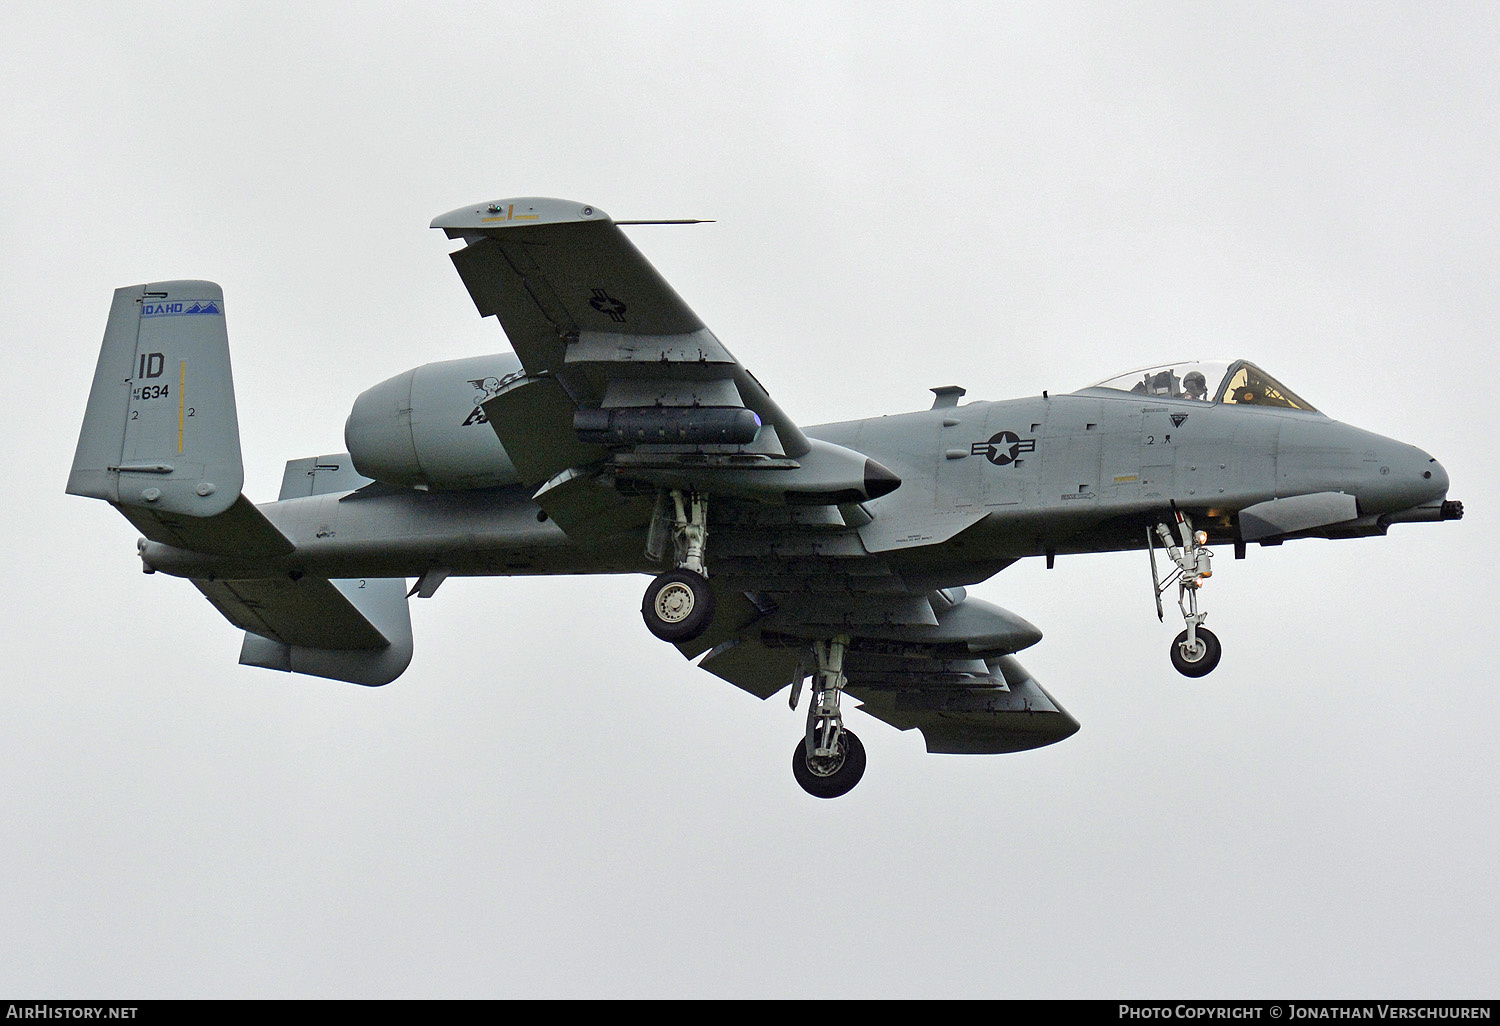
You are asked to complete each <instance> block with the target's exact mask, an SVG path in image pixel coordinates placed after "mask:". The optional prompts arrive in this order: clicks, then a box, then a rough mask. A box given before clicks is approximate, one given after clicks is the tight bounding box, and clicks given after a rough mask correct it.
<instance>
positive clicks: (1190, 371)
mask: <svg viewBox="0 0 1500 1026" xmlns="http://www.w3.org/2000/svg"><path fill="white" fill-rule="evenodd" d="M1090 387H1092V388H1109V389H1114V390H1116V391H1119V392H1129V393H1131V394H1132V395H1141V396H1150V397H1153V398H1161V399H1195V400H1197V401H1199V402H1206V403H1236V404H1241V405H1251V406H1279V407H1282V408H1283V409H1290V410H1307V411H1309V412H1311V413H1316V412H1317V410H1316V409H1315V408H1314V407H1313V405H1312V403H1310V402H1308V401H1307V400H1306V399H1303V398H1302V397H1301V396H1300V395H1298V394H1297V393H1296V392H1293V391H1292V390H1291V389H1290V388H1287V387H1286V386H1285V385H1283V384H1282V383H1281V382H1279V381H1277V380H1276V379H1275V378H1273V377H1271V375H1269V374H1267V373H1266V372H1265V371H1263V370H1261V369H1260V368H1259V367H1257V366H1255V364H1253V363H1251V362H1250V361H1248V360H1179V361H1177V362H1176V363H1167V364H1161V365H1160V366H1156V367H1144V368H1142V369H1140V370H1135V371H1130V372H1129V373H1127V374H1120V375H1118V376H1116V377H1113V378H1109V379H1107V380H1105V381H1101V382H1099V383H1098V384H1097V385H1092V386H1090Z"/></svg>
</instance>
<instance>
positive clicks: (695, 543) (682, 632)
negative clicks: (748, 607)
mask: <svg viewBox="0 0 1500 1026" xmlns="http://www.w3.org/2000/svg"><path fill="white" fill-rule="evenodd" d="M671 503H672V508H671V514H672V525H671V530H672V546H673V553H672V554H673V562H674V565H675V566H676V569H675V570H668V571H667V572H666V573H664V574H658V575H657V577H656V578H655V579H654V580H652V582H651V584H650V586H649V587H647V588H646V594H645V597H644V598H642V599H641V619H643V620H645V621H646V629H647V630H648V631H650V632H651V633H652V634H654V635H656V636H657V637H658V638H660V639H661V640H662V641H670V642H674V643H675V642H681V641H692V640H693V639H694V638H696V637H698V636H699V635H700V634H702V633H703V632H704V631H706V630H708V625H709V624H710V623H712V622H713V618H714V593H713V591H712V589H710V588H709V586H708V568H707V567H706V566H704V563H703V546H704V543H705V542H706V541H707V540H708V500H707V499H706V498H705V497H704V496H702V495H699V494H697V493H696V492H694V493H692V494H691V495H690V496H684V495H683V494H682V492H681V491H678V490H677V489H673V490H672V493H671Z"/></svg>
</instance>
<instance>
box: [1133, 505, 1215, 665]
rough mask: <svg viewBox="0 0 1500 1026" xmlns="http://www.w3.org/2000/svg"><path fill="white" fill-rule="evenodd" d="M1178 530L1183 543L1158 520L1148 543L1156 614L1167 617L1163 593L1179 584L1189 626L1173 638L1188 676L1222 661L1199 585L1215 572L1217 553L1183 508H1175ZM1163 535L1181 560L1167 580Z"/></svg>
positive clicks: (1177, 659) (1172, 554) (1175, 657)
mask: <svg viewBox="0 0 1500 1026" xmlns="http://www.w3.org/2000/svg"><path fill="white" fill-rule="evenodd" d="M1172 513H1173V516H1174V517H1175V518H1176V521H1177V524H1176V526H1177V531H1178V534H1179V536H1180V537H1181V539H1182V544H1181V545H1180V546H1179V545H1178V544H1177V540H1176V539H1175V538H1173V536H1172V529H1171V528H1170V527H1168V526H1167V525H1166V524H1157V525H1156V529H1155V531H1154V532H1153V531H1151V530H1150V529H1148V530H1147V531H1146V547H1147V548H1148V549H1149V550H1150V553H1151V582H1152V584H1153V585H1154V586H1155V588H1156V618H1157V619H1158V620H1163V619H1165V618H1166V617H1165V614H1164V613H1163V611H1162V604H1161V596H1162V593H1163V592H1165V591H1166V590H1167V589H1168V588H1170V587H1171V586H1172V585H1173V584H1174V583H1175V584H1176V585H1177V608H1178V609H1180V610H1182V619H1183V620H1184V621H1185V622H1186V624H1187V629H1186V630H1185V631H1183V632H1182V633H1181V634H1179V635H1177V637H1176V638H1174V639H1173V640H1172V648H1171V656H1172V666H1173V667H1174V668H1175V669H1176V670H1177V672H1178V673H1180V674H1182V675H1183V676H1185V677H1203V676H1206V675H1207V674H1209V673H1211V672H1213V669H1214V667H1215V666H1218V665H1219V657H1220V656H1221V655H1222V654H1223V647H1222V646H1221V645H1220V644H1219V639H1218V637H1217V636H1215V634H1214V633H1213V631H1210V630H1209V629H1208V628H1207V627H1204V626H1203V621H1204V620H1206V619H1208V614H1207V613H1205V612H1200V611H1199V609H1198V589H1199V588H1201V587H1202V586H1203V580H1204V579H1205V578H1208V577H1212V576H1213V568H1212V560H1213V553H1212V552H1210V551H1209V550H1208V549H1207V548H1205V547H1204V546H1205V543H1206V542H1207V541H1208V535H1207V534H1206V533H1204V532H1203V531H1197V532H1195V531H1194V530H1193V524H1192V521H1190V520H1188V518H1187V517H1186V516H1184V515H1183V513H1182V511H1181V510H1178V509H1174V510H1173V511H1172ZM1157 538H1160V539H1161V542H1162V545H1163V547H1165V548H1166V550H1167V555H1168V556H1169V557H1170V558H1171V560H1172V562H1174V563H1176V564H1177V569H1176V570H1174V571H1172V573H1171V574H1170V575H1169V576H1168V577H1167V579H1166V580H1165V581H1163V580H1162V579H1161V578H1160V577H1159V576H1158V574H1157V572H1156V539H1157Z"/></svg>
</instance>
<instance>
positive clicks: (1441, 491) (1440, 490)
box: [1422, 456, 1448, 499]
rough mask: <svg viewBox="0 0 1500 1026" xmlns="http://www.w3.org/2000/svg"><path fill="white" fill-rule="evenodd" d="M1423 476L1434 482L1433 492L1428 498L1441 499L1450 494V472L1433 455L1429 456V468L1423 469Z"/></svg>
mask: <svg viewBox="0 0 1500 1026" xmlns="http://www.w3.org/2000/svg"><path fill="white" fill-rule="evenodd" d="M1429 475H1430V476H1429ZM1422 476H1423V478H1424V480H1427V481H1430V482H1431V483H1432V494H1431V495H1430V496H1428V498H1430V499H1440V498H1442V497H1443V496H1444V495H1447V494H1448V472H1447V471H1446V470H1444V469H1443V465H1442V464H1441V463H1439V462H1438V461H1437V460H1436V459H1434V458H1433V457H1431V456H1429V457H1427V469H1426V470H1424V471H1423V473H1422Z"/></svg>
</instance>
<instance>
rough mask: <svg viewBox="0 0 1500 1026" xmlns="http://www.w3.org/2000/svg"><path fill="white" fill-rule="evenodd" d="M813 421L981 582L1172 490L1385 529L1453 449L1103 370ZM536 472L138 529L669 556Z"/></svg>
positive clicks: (930, 548) (342, 548) (1209, 504)
mask: <svg viewBox="0 0 1500 1026" xmlns="http://www.w3.org/2000/svg"><path fill="white" fill-rule="evenodd" d="M473 427H478V428H480V429H481V430H483V429H484V426H483V425H461V424H455V430H458V431H467V430H470V429H471V428H473ZM807 434H808V436H809V437H813V438H818V439H822V440H825V441H829V442H833V443H835V444H837V445H841V446H845V447H847V448H849V449H853V450H856V451H858V452H862V453H865V454H867V455H868V456H870V457H871V458H873V459H875V460H877V461H879V462H880V463H881V464H882V465H884V466H885V467H888V468H890V469H891V470H893V471H894V472H895V473H896V474H897V475H899V476H900V477H901V479H902V484H901V486H900V487H899V488H897V489H896V490H895V491H894V492H891V493H890V494H888V495H885V496H882V497H880V498H878V499H873V500H870V501H868V502H866V503H865V504H864V509H865V511H866V512H867V513H869V514H870V515H871V516H872V517H873V518H876V519H881V518H884V519H885V520H887V521H889V520H892V519H898V520H900V521H901V522H903V523H909V524H911V525H913V528H912V535H911V538H910V540H909V542H908V543H905V544H902V545H901V546H899V551H896V552H893V553H892V554H891V558H892V559H894V560H896V561H897V562H900V563H904V564H907V565H919V564H920V565H922V566H926V567H931V568H932V572H931V573H930V574H929V576H931V577H932V579H933V581H934V582H935V583H951V584H965V583H974V581H977V580H982V579H984V578H985V577H988V576H989V575H990V574H991V573H993V572H994V571H995V570H996V569H999V568H1000V567H1002V566H1004V565H1005V564H1007V563H1009V562H1011V561H1014V560H1016V559H1020V558H1024V557H1026V556H1034V555H1041V556H1052V555H1055V554H1059V553H1076V552H1097V551H1111V550H1118V549H1130V548H1141V547H1144V546H1145V545H1146V543H1147V542H1146V529H1147V527H1148V526H1149V525H1150V524H1152V523H1154V522H1156V521H1158V520H1160V519H1161V518H1162V516H1163V515H1165V513H1166V511H1167V510H1169V509H1170V508H1171V507H1172V506H1174V505H1175V506H1176V507H1178V508H1180V509H1183V510H1184V511H1187V512H1188V513H1189V514H1190V515H1191V516H1193V518H1194V520H1195V522H1196V523H1198V524H1199V526H1201V527H1202V528H1204V529H1205V530H1207V531H1208V532H1209V535H1210V539H1211V540H1212V541H1217V542H1226V541H1237V540H1238V535H1237V526H1236V514H1237V513H1238V512H1239V511H1241V510H1243V509H1246V508H1248V507H1252V506H1256V505H1257V504H1260V503H1265V502H1268V501H1270V500H1278V499H1286V498H1291V497H1295V496H1301V495H1308V494H1315V493H1343V494H1345V495H1350V496H1353V497H1354V499H1355V501H1356V502H1357V506H1358V519H1357V520H1355V521H1353V522H1350V523H1348V524H1345V525H1343V533H1344V534H1346V535H1358V534H1378V533H1383V532H1384V527H1385V523H1384V521H1383V519H1382V518H1386V517H1390V516H1391V515H1396V516H1397V517H1399V516H1400V515H1401V514H1402V513H1403V512H1404V511H1410V510H1413V509H1415V508H1419V507H1422V506H1424V504H1431V503H1433V502H1435V501H1437V500H1440V499H1441V498H1442V497H1443V496H1444V495H1445V494H1446V491H1447V488H1448V477H1447V474H1446V472H1445V471H1444V470H1443V468H1442V466H1441V465H1440V464H1439V463H1438V462H1437V461H1436V460H1435V459H1433V458H1432V457H1431V456H1430V455H1428V454H1427V453H1426V452H1423V451H1422V450H1421V449H1418V448H1416V447H1414V446H1411V445H1407V444H1405V443H1402V442H1398V441H1395V440H1393V439H1390V438H1386V437H1383V436H1381V435H1377V434H1374V433H1372V432H1368V431H1364V430H1361V429H1358V428H1355V427H1351V426H1349V425H1346V424H1342V423H1339V422H1337V421H1334V420H1331V419H1329V418H1328V417H1326V416H1323V415H1322V414H1319V413H1313V412H1308V411H1303V410H1293V409H1278V408H1267V407H1249V406H1228V405H1220V404H1214V403H1206V402H1198V401H1193V400H1189V399H1170V398H1159V399H1158V398H1145V397H1140V396H1133V395H1130V394H1127V393H1123V392H1117V391H1114V390H1110V389H1087V390H1084V391H1083V392H1080V393H1073V394H1068V395H1059V396H1050V397H1037V398H1030V399H1016V400H1008V401H1002V402H974V403H969V404H966V405H963V406H946V407H939V408H934V409H931V410H923V411H919V412H914V413H907V414H899V415H892V416H884V417H874V418H870V419H865V420H857V421H847V422H843V423H836V424H827V425H822V426H819V427H814V428H810V429H807ZM778 472H779V471H777V470H766V471H763V473H766V474H776V473H778ZM531 491H532V490H531V489H528V488H525V487H523V486H521V485H518V484H510V485H501V486H496V487H487V488H453V489H436V488H429V489H425V490H423V489H417V488H409V487H402V486H394V485H381V484H376V485H373V486H367V487H365V488H362V489H358V490H355V491H350V492H342V493H331V494H324V495H311V496H306V497H302V498H291V499H283V500H281V501H278V502H273V503H267V504H264V505H261V506H260V507H259V508H260V509H261V511H262V512H263V513H265V515H266V517H267V518H268V519H269V520H270V521H271V522H272V523H273V524H275V525H276V527H277V528H278V529H279V530H280V531H281V532H282V533H283V534H285V535H286V536H287V538H288V539H289V540H291V541H292V542H293V543H294V545H295V551H294V552H292V553H291V554H289V555H287V556H284V557H279V558H277V559H275V560H269V561H265V560H262V561H256V562H254V563H250V562H246V561H237V560H233V559H229V558H226V557H222V556H221V557H209V556H203V555H201V554H196V553H189V552H186V551H184V550H180V549H174V548H172V547H170V546H166V545H162V544H160V543H155V542H144V543H143V544H142V558H143V560H144V561H145V563H146V565H147V567H148V568H150V569H155V570H162V571H165V572H168V573H172V574H176V575H179V576H187V577H204V576H220V577H252V576H274V575H278V574H282V573H287V572H304V573H309V574H314V575H317V576H325V577H332V578H354V577H377V578H378V577H419V576H421V575H422V574H423V573H426V572H428V571H429V570H431V569H432V568H434V567H442V568H443V569H445V570H446V571H447V572H449V573H451V574H456V575H476V576H491V575H494V576H509V575H528V574H593V573H631V572H643V573H650V572H654V571H655V570H656V569H658V567H657V566H656V565H654V564H653V563H652V562H651V561H650V560H649V559H647V557H646V555H645V551H644V549H645V545H644V540H645V539H644V530H641V531H637V532H627V533H625V534H622V535H619V536H616V537H615V538H613V539H611V540H610V541H609V542H608V543H606V544H600V545H594V546H588V547H585V546H580V545H577V544H575V543H573V542H572V541H570V539H569V537H568V535H567V534H565V533H564V532H563V531H562V530H561V529H560V528H559V527H558V526H557V525H555V524H554V523H552V522H551V521H550V520H548V519H547V518H546V516H545V514H544V513H543V512H542V511H541V509H540V507H539V506H538V505H537V504H536V503H535V502H533V501H532V499H531ZM927 522H930V523H931V524H932V525H934V527H933V529H932V530H930V531H925V529H924V527H923V525H924V523H927ZM960 522H961V523H962V528H961V529H960V530H957V531H954V530H953V529H952V526H953V525H954V524H957V523H960ZM735 530H736V528H735V527H734V526H733V523H732V522H731V523H727V524H723V525H720V526H716V527H715V528H714V533H715V541H716V543H718V544H724V543H725V540H726V539H732V537H733V534H734V532H735ZM924 531H925V534H924ZM903 542H907V539H903ZM945 568H946V569H945ZM934 575H935V576H934Z"/></svg>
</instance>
